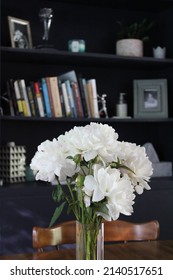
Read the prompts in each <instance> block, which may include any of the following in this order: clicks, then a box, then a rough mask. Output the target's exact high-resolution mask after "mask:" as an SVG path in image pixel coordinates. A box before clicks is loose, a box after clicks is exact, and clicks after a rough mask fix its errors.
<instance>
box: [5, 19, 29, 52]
mask: <svg viewBox="0 0 173 280" xmlns="http://www.w3.org/2000/svg"><path fill="white" fill-rule="evenodd" d="M8 25H9V31H10V39H11V46H12V48H22V49H24V48H32V37H31V28H30V23H29V21H27V20H23V19H19V18H15V17H11V16H8Z"/></svg>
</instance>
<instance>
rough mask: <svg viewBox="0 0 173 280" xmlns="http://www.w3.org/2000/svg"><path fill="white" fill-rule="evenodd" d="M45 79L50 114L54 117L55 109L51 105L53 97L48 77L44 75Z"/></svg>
mask: <svg viewBox="0 0 173 280" xmlns="http://www.w3.org/2000/svg"><path fill="white" fill-rule="evenodd" d="M45 80H46V85H47V90H48V95H49V102H50V110H51V114H52V117H55V110H54V105H53V97H52V93H51V86H50V79H49V77H46V78H45Z"/></svg>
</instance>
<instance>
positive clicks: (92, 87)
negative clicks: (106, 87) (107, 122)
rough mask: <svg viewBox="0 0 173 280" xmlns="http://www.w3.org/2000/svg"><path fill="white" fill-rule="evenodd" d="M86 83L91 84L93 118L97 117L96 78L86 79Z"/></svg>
mask: <svg viewBox="0 0 173 280" xmlns="http://www.w3.org/2000/svg"><path fill="white" fill-rule="evenodd" d="M88 83H89V84H90V85H91V89H92V98H93V110H94V116H93V117H94V118H99V117H100V116H99V106H98V98H97V85H96V79H90V80H88Z"/></svg>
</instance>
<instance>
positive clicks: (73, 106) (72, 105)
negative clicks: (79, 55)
mask: <svg viewBox="0 0 173 280" xmlns="http://www.w3.org/2000/svg"><path fill="white" fill-rule="evenodd" d="M65 85H66V89H67V95H68V99H69V104H70V108H71V116H72V117H74V118H77V108H76V102H75V98H74V95H73V90H72V88H71V84H70V81H69V80H66V81H65Z"/></svg>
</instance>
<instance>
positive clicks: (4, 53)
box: [1, 47, 173, 67]
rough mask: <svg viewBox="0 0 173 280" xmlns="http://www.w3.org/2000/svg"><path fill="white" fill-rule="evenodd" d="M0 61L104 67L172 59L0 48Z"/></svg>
mask: <svg viewBox="0 0 173 280" xmlns="http://www.w3.org/2000/svg"><path fill="white" fill-rule="evenodd" d="M1 60H2V61H4V62H6V61H8V62H17V63H32V64H33V63H40V64H45V63H47V64H57V63H59V64H66V65H71V64H73V65H90V66H91V65H104V66H109V67H110V66H111V65H112V66H115V65H117V66H121V65H122V66H124V65H126V66H127V63H128V65H129V66H132V65H136V66H146V65H147V66H150V67H158V66H161V67H162V66H166V67H171V66H173V59H172V58H167V59H156V58H153V57H127V56H126V57H124V56H117V55H114V54H103V53H70V52H68V51H60V50H56V49H34V48H33V49H18V48H11V47H1Z"/></svg>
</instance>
